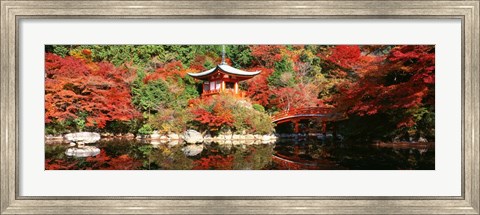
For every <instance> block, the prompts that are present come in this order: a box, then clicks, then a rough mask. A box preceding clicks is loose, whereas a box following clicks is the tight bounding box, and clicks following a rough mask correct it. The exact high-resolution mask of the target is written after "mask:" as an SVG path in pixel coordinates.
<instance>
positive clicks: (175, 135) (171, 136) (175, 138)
mask: <svg viewBox="0 0 480 215" xmlns="http://www.w3.org/2000/svg"><path fill="white" fill-rule="evenodd" d="M168 138H169V139H170V140H179V139H180V136H179V135H178V134H175V133H170V134H168Z"/></svg>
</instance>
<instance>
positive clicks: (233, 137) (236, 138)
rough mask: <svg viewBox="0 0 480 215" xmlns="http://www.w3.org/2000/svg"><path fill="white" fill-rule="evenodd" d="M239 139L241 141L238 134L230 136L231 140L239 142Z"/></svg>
mask: <svg viewBox="0 0 480 215" xmlns="http://www.w3.org/2000/svg"><path fill="white" fill-rule="evenodd" d="M240 139H243V138H242V136H241V135H238V134H234V135H232V140H240Z"/></svg>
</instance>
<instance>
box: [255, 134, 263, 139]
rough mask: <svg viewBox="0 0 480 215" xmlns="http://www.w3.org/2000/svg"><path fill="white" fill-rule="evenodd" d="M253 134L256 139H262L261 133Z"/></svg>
mask: <svg viewBox="0 0 480 215" xmlns="http://www.w3.org/2000/svg"><path fill="white" fill-rule="evenodd" d="M253 136H254V137H255V139H256V140H261V139H262V135H260V134H255V135H253Z"/></svg>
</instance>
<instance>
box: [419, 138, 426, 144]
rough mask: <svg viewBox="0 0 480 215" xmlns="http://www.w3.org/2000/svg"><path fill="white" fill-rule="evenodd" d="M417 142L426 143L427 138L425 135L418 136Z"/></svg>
mask: <svg viewBox="0 0 480 215" xmlns="http://www.w3.org/2000/svg"><path fill="white" fill-rule="evenodd" d="M418 142H419V143H427V142H428V140H427V138H425V137H420V138H418Z"/></svg>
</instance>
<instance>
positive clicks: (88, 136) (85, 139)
mask: <svg viewBox="0 0 480 215" xmlns="http://www.w3.org/2000/svg"><path fill="white" fill-rule="evenodd" d="M64 138H65V139H67V140H68V141H70V142H75V143H77V142H82V143H85V144H86V143H94V142H97V141H99V140H100V134H99V133H95V132H77V133H70V134H65V136H64Z"/></svg>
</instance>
